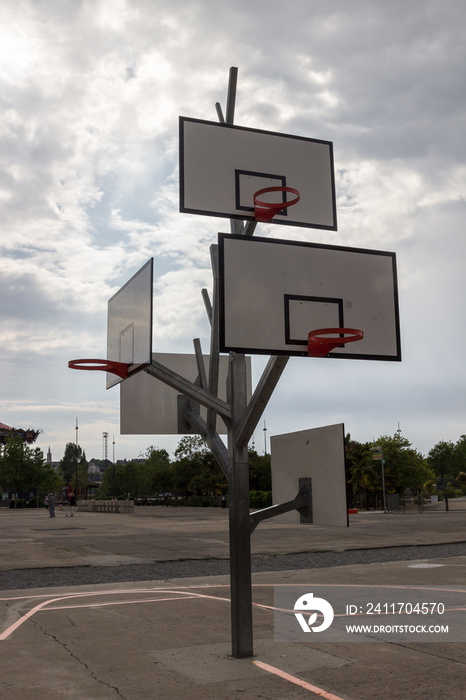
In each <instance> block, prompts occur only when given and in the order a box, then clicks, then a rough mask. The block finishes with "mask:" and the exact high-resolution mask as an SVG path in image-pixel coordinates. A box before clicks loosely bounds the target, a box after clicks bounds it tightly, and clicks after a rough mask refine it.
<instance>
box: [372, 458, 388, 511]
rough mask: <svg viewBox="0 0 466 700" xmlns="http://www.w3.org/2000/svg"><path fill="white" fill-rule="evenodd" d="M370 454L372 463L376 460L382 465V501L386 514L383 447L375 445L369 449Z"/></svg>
mask: <svg viewBox="0 0 466 700" xmlns="http://www.w3.org/2000/svg"><path fill="white" fill-rule="evenodd" d="M371 452H372V459H373V460H374V462H375V461H376V460H380V463H381V465H382V500H383V512H384V513H386V512H387V511H386V508H385V468H384V459H383V445H376V446H375V447H371Z"/></svg>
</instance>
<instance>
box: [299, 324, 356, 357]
mask: <svg viewBox="0 0 466 700" xmlns="http://www.w3.org/2000/svg"><path fill="white" fill-rule="evenodd" d="M327 335H332V336H335V335H337V337H336V338H335V337H333V338H326V337H324V336H327ZM363 338H364V333H363V331H359V330H357V329H356V328H319V329H317V330H315V331H311V332H310V333H309V335H308V345H307V348H308V355H309V357H326V356H327V355H328V354H329V352H331V351H332V350H333V349H334V348H337V347H338V346H339V345H343V344H344V343H354V342H355V341H357V340H362V339H363Z"/></svg>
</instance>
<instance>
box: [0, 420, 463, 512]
mask: <svg viewBox="0 0 466 700" xmlns="http://www.w3.org/2000/svg"><path fill="white" fill-rule="evenodd" d="M377 445H378V446H382V447H383V455H384V477H385V490H386V493H387V494H390V493H399V494H400V495H403V494H407V493H411V494H416V493H419V492H424V493H432V492H436V491H437V492H439V493H445V494H446V495H453V492H454V491H455V490H457V491H461V492H462V493H465V494H466V435H462V436H461V437H460V438H459V440H458V441H457V442H456V443H453V442H452V441H440V442H439V443H437V444H436V445H435V446H434V447H433V448H432V449H431V450H430V452H429V454H428V456H427V457H423V455H422V454H421V453H420V452H418V451H417V450H416V449H415V448H413V447H412V445H411V443H410V442H409V440H408V439H407V438H405V437H403V436H401V435H399V434H398V433H395V435H394V436H393V437H392V436H381V437H380V438H378V439H377V440H372V441H370V442H366V443H360V442H358V441H356V440H352V439H351V435H350V434H348V435H346V437H345V470H346V483H347V492H348V496H349V498H350V500H352V501H356V500H357V499H358V498H359V497H360V496H361V494H377V493H381V492H382V470H381V465H380V461H375V460H374V459H373V453H372V451H371V448H373V447H374V446H377ZM94 461H96V460H94ZM104 466H106V469H105V472H104V474H103V479H102V483H101V485H100V487H99V488H98V490H97V491H96V493H95V495H96V497H98V498H118V497H126V496H127V494H130V495H131V498H141V497H154V496H160V495H161V494H172V495H177V496H183V497H189V496H204V495H211V496H214V495H217V496H224V495H227V493H228V484H227V480H226V478H225V477H224V475H223V473H222V471H221V470H220V468H219V466H218V465H217V463H216V461H215V459H214V456H213V454H212V452H211V451H210V449H209V448H208V447H207V445H206V443H205V442H204V440H203V439H202V438H201V437H200V436H197V435H192V436H185V437H182V438H181V439H180V442H179V444H178V447H177V449H176V450H175V452H174V456H173V459H172V458H170V456H169V454H168V452H167V450H165V449H160V448H156V447H154V446H150V447H148V448H147V449H146V451H145V453H144V454H143V455H140V456H139V458H138V459H136V460H131V461H128V462H124V463H122V462H117V463H116V464H115V465H113V464H112V463H111V462H110V461H109V460H107V463H106V465H105V464H104ZM249 468H250V490H251V492H252V491H255V492H264V493H268V492H270V491H271V488H272V486H271V465H270V455H269V454H264V455H259V454H258V453H257V452H256V451H255V450H254V449H250V450H249ZM91 485H92V486H93V487H94V490H95V487H96V485H95V483H94V484H92V481H91V479H90V477H89V474H88V461H87V459H86V455H85V452H84V451H83V450H82V448H81V447H80V446H79V445H76V444H75V443H71V442H70V443H67V445H66V447H65V452H64V455H63V458H62V459H61V460H60V463H59V468H58V472H57V471H55V470H54V469H53V467H52V466H51V465H50V464H48V463H46V461H45V460H44V456H43V452H42V451H41V450H40V449H39V448H32V447H30V446H29V445H28V444H26V443H24V442H23V440H22V439H21V438H20V437H19V436H11V437H9V438H7V439H6V440H5V443H4V444H2V445H0V487H1V488H2V489H3V491H4V492H5V491H6V492H8V493H12V494H13V497H14V494H22V497H28V496H29V498H32V497H36V498H39V496H41V495H45V494H46V493H49V492H55V493H60V492H63V493H66V492H68V491H73V492H74V493H76V495H77V497H86V496H87V495H88V493H89V488H90V486H91ZM24 494H26V496H24Z"/></svg>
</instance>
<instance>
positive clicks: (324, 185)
mask: <svg viewBox="0 0 466 700" xmlns="http://www.w3.org/2000/svg"><path fill="white" fill-rule="evenodd" d="M276 186H279V187H292V188H295V189H297V190H298V191H299V193H300V197H301V199H300V201H299V202H298V203H297V204H295V205H293V206H290V207H289V208H288V209H285V210H284V211H283V213H281V214H278V215H277V216H276V217H275V218H274V219H273V222H274V223H279V224H288V225H289V226H305V227H308V228H309V227H310V228H320V229H330V230H336V228H337V219H336V204H335V181H334V170H333V147H332V143H331V142H330V141H320V140H317V139H310V138H303V137H300V136H291V135H289V134H280V133H275V132H271V131H262V130H259V129H247V128H245V127H240V126H232V125H228V124H218V123H216V122H208V121H201V120H199V119H188V118H187V117H180V211H182V212H187V213H191V214H202V215H204V216H221V217H227V218H233V219H254V193H255V192H257V191H258V190H261V189H264V188H265V187H276ZM280 196H281V195H280ZM292 198H293V199H294V195H293V196H292ZM266 201H269V200H266ZM277 201H282V200H280V199H278V200H277Z"/></svg>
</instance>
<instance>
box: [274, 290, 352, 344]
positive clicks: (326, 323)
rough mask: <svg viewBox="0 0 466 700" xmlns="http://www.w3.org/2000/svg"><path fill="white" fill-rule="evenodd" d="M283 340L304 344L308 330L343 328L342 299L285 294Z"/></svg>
mask: <svg viewBox="0 0 466 700" xmlns="http://www.w3.org/2000/svg"><path fill="white" fill-rule="evenodd" d="M284 301H285V340H286V343H289V344H290V345H305V344H306V343H307V338H308V335H309V333H310V331H314V330H317V329H319V328H344V326H345V322H344V316H343V299H333V298H331V297H314V296H304V295H296V294H285V295H284Z"/></svg>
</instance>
